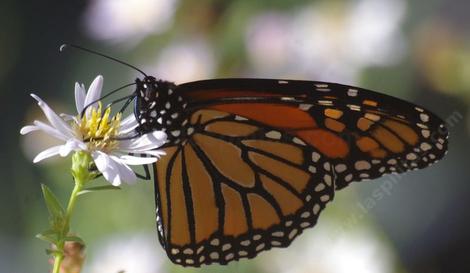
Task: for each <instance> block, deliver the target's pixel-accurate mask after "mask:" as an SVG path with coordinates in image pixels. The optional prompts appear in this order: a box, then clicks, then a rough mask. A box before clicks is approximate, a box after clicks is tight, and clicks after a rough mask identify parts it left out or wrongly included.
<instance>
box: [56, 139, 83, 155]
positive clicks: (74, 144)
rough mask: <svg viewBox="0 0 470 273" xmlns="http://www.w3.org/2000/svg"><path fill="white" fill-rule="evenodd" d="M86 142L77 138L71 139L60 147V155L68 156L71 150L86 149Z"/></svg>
mask: <svg viewBox="0 0 470 273" xmlns="http://www.w3.org/2000/svg"><path fill="white" fill-rule="evenodd" d="M86 148H87V147H86V144H85V143H83V142H81V141H78V140H77V139H69V140H67V143H65V145H62V147H61V149H60V156H62V157H66V156H68V155H69V153H70V152H71V151H78V150H86Z"/></svg>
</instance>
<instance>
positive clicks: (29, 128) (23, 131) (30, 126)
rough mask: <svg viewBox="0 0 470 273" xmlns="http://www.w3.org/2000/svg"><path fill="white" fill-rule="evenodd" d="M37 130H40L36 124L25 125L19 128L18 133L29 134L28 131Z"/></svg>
mask: <svg viewBox="0 0 470 273" xmlns="http://www.w3.org/2000/svg"><path fill="white" fill-rule="evenodd" d="M37 130H40V129H39V127H37V126H34V125H26V126H24V127H23V128H21V130H20V134H22V135H26V134H29V133H31V132H34V131H37Z"/></svg>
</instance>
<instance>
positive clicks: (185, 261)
mask: <svg viewBox="0 0 470 273" xmlns="http://www.w3.org/2000/svg"><path fill="white" fill-rule="evenodd" d="M79 48H80V47H79ZM88 51H89V50H88ZM91 52H92V53H96V52H93V51H91ZM100 55H101V54H100ZM134 68H135V67H134ZM139 71H140V70H139ZM141 72H142V71H141ZM142 73H143V72H142ZM143 74H144V75H145V76H144V78H143V79H136V82H135V84H136V91H135V92H134V93H133V94H132V95H131V96H128V97H126V98H128V101H127V102H126V105H127V104H129V102H130V101H131V100H134V103H135V104H134V112H135V116H136V119H137V121H138V122H139V125H140V126H139V127H138V129H137V130H138V132H139V133H143V132H148V131H151V130H163V131H165V132H167V135H168V143H167V144H166V145H165V146H164V147H163V149H164V150H165V151H166V153H167V155H166V156H165V157H163V158H162V159H161V160H160V161H158V162H157V163H156V164H155V165H154V167H153V170H154V181H155V197H156V198H155V199H156V207H157V210H156V213H157V229H158V236H159V241H160V243H161V245H162V246H163V248H164V249H165V251H166V253H167V255H168V257H169V258H170V259H171V261H172V262H174V263H177V264H181V265H183V266H195V267H198V266H200V265H202V264H212V263H219V264H227V263H228V262H230V261H233V260H239V259H241V258H253V257H255V256H256V255H257V254H258V253H260V252H262V251H265V250H269V249H270V248H272V247H287V246H288V245H289V244H290V243H291V242H292V241H293V240H294V239H295V238H296V237H297V236H299V235H300V234H301V233H302V231H303V230H304V229H306V228H309V227H313V226H314V225H315V224H316V222H317V219H318V217H319V214H320V212H321V211H322V210H323V209H324V208H325V205H326V203H328V202H330V201H332V200H333V198H334V194H335V191H336V190H339V189H342V188H344V187H346V186H347V185H348V184H350V183H351V182H353V181H363V180H368V179H374V178H378V177H380V176H382V175H384V174H387V173H393V172H397V173H399V172H404V171H408V170H414V169H421V168H424V167H426V166H429V165H431V164H433V163H434V162H436V161H437V160H439V159H441V158H442V157H443V156H444V155H445V153H446V150H447V137H448V134H447V129H446V128H445V126H444V122H443V121H442V120H441V119H440V118H439V117H437V116H436V115H434V114H433V113H431V112H429V111H427V110H425V109H424V108H422V107H419V106H416V105H414V104H411V103H409V102H406V101H403V100H400V99H397V98H394V97H391V96H387V95H383V94H380V93H376V92H373V91H370V90H366V89H362V88H358V87H352V86H347V85H341V84H336V83H326V82H314V81H296V80H269V79H216V80H203V81H196V82H190V83H185V84H181V85H175V84H173V83H171V82H167V81H162V80H157V79H156V78H154V77H152V76H147V75H146V74H145V73H143Z"/></svg>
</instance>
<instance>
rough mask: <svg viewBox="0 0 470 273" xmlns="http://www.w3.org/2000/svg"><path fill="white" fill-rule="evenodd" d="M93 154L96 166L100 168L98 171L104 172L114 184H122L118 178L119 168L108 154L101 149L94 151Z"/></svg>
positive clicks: (107, 178) (106, 177)
mask: <svg viewBox="0 0 470 273" xmlns="http://www.w3.org/2000/svg"><path fill="white" fill-rule="evenodd" d="M91 156H92V157H93V160H94V161H95V165H96V168H98V171H100V173H101V174H103V177H104V178H105V179H106V180H107V181H109V182H111V183H112V184H113V186H119V185H121V181H120V180H119V179H116V177H117V176H118V171H119V170H118V169H117V167H116V166H115V165H114V164H113V162H112V160H111V158H110V157H109V156H108V155H107V154H105V153H103V152H100V151H94V152H92V153H91Z"/></svg>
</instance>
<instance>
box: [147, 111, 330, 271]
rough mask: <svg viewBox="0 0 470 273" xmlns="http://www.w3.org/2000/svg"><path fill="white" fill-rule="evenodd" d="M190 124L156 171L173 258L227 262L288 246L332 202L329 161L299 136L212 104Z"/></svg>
mask: <svg viewBox="0 0 470 273" xmlns="http://www.w3.org/2000/svg"><path fill="white" fill-rule="evenodd" d="M188 124H189V125H188V126H187V127H186V128H185V130H186V132H185V133H187V136H186V137H185V138H184V139H183V138H182V140H181V142H180V143H179V144H177V145H175V146H172V147H169V148H167V149H166V152H167V155H166V156H165V157H163V158H162V159H161V160H160V161H159V162H158V163H157V167H156V175H155V179H156V190H157V197H158V198H157V199H158V200H157V206H158V207H159V210H158V214H159V215H158V217H157V218H158V220H159V223H158V226H159V231H161V232H160V238H161V243H162V245H163V247H164V248H165V249H166V251H167V254H168V256H169V257H170V259H171V260H172V261H173V262H175V263H178V264H182V265H188V266H199V265H201V264H210V263H220V264H226V263H228V262H229V261H231V260H238V259H241V258H245V257H247V258H250V257H254V256H256V255H257V254H258V253H259V252H261V251H264V250H268V249H270V248H272V247H285V246H287V245H289V244H290V243H291V242H292V240H294V238H295V237H297V236H298V235H299V234H300V233H301V232H302V230H303V229H305V228H308V227H312V226H313V225H315V223H316V221H317V218H318V216H319V213H320V211H321V210H322V209H323V208H324V207H325V204H326V203H327V202H329V201H331V200H332V198H333V195H334V187H335V185H334V181H335V177H334V175H335V174H334V171H333V169H332V168H333V166H332V164H331V163H330V162H328V161H327V160H326V157H322V158H318V156H319V153H318V152H317V151H316V150H315V149H314V148H313V147H312V146H309V145H307V144H306V143H304V142H303V141H302V140H300V139H299V138H297V137H296V136H294V135H291V134H289V133H287V132H283V131H279V130H277V129H275V128H273V127H269V126H266V125H265V124H262V123H260V122H257V121H253V120H250V119H247V118H245V117H242V116H239V115H235V114H230V113H227V112H221V111H217V110H209V109H203V110H198V111H196V112H194V113H193V114H192V115H191V116H190V118H189V121H188ZM314 160H315V162H314Z"/></svg>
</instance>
